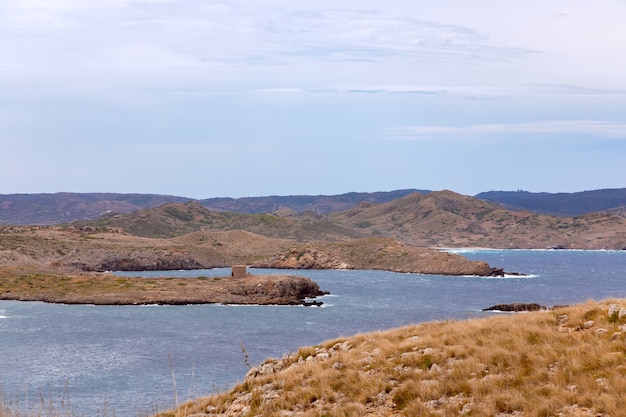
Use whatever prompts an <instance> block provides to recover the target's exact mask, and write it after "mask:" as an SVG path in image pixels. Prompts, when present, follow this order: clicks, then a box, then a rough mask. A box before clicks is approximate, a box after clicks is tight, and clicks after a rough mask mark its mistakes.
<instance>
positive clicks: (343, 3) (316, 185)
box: [0, 0, 626, 198]
mask: <svg viewBox="0 0 626 417" xmlns="http://www.w3.org/2000/svg"><path fill="white" fill-rule="evenodd" d="M624 22H626V1H624V0H612V1H611V0H598V1H594V2H590V1H588V0H526V1H523V2H522V1H506V2H504V1H501V0H476V1H467V0H464V1H462V0H440V1H437V2H433V1H407V0H387V1H384V2H382V1H372V0H358V1H357V0H333V1H328V0H315V1H311V0H300V1H297V2H295V1H282V0H264V1H210V0H89V1H86V0H2V1H1V2H0V155H1V159H0V194H12V193H54V192H118V193H156V194H171V195H177V196H185V197H190V198H210V197H244V196H265V195H303V194H307V195H332V194H341V193H346V192H352V191H359V192H374V191H390V190H396V189H405V188H417V189H430V190H442V189H449V190H453V191H456V192H459V193H462V194H467V195H475V194H477V193H479V192H482V191H491V190H520V189H521V190H527V191H533V192H576V191H584V190H593V189H602V188H623V187H626V163H625V161H626V76H625V74H626V48H625V47H624V42H625V41H626V25H625V24H624Z"/></svg>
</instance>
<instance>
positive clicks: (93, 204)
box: [0, 193, 189, 225]
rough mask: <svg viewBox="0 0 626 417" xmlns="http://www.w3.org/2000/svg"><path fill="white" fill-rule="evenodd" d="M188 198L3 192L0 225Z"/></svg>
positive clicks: (128, 209) (64, 219)
mask: <svg viewBox="0 0 626 417" xmlns="http://www.w3.org/2000/svg"><path fill="white" fill-rule="evenodd" d="M185 201H189V199H188V198H184V197H175V196H166V195H157V194H114V193H55V194H0V225H1V224H7V225H53V224H60V223H66V222H71V221H74V220H79V219H96V218H98V217H100V216H102V215H105V214H106V213H111V212H113V213H130V212H132V211H135V210H140V209H145V208H150V207H158V206H161V205H163V204H166V203H170V202H178V203H183V202H185Z"/></svg>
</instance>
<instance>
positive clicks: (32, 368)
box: [0, 249, 626, 417]
mask: <svg viewBox="0 0 626 417" xmlns="http://www.w3.org/2000/svg"><path fill="white" fill-rule="evenodd" d="M449 251H450V252H455V253H460V254H462V255H464V256H466V257H468V258H470V259H480V260H485V261H487V262H488V263H489V264H490V265H491V266H493V267H499V268H504V269H505V270H506V271H509V272H518V273H522V274H525V276H515V275H505V276H504V277H500V278H493V277H490V278H484V277H475V276H461V277H450V276H439V275H420V274H406V273H392V272H386V271H360V270H359V271H354V270H330V271H314V270H302V271H281V270H259V269H250V270H249V272H251V273H252V274H266V273H290V274H294V273H295V274H297V275H302V276H308V277H310V278H311V279H313V280H314V281H316V282H317V283H318V284H319V285H320V287H321V288H322V289H323V290H325V291H329V292H330V295H326V296H323V297H320V298H319V301H322V302H323V305H322V306H321V307H303V306H235V305H189V306H158V305H148V306H93V305H57V304H46V303H40V302H19V301H0V395H1V396H2V397H1V398H2V402H4V404H5V405H7V404H8V405H10V406H11V408H12V409H13V410H14V411H19V412H20V413H22V414H25V413H27V412H32V411H35V412H37V411H39V414H38V415H46V414H45V413H47V412H50V410H56V412H57V413H58V414H59V415H72V416H103V417H104V416H124V417H125V416H131V417H132V416H138V417H143V416H148V415H152V414H154V413H156V412H158V411H165V410H167V409H170V408H172V407H174V406H175V405H176V404H181V403H183V402H184V401H186V400H189V399H193V398H197V397H201V396H206V395H210V394H212V393H218V392H222V391H224V390H227V389H228V388H230V387H233V386H234V385H235V384H236V383H238V382H241V381H242V380H243V378H244V376H245V374H246V372H247V371H248V370H249V368H250V367H251V366H255V365H257V364H259V363H261V362H262V361H263V360H264V359H266V358H272V357H273V358H279V357H282V356H284V355H288V354H290V353H295V352H296V351H297V350H298V348H299V347H301V346H309V345H316V344H320V343H322V342H324V341H326V340H330V339H335V338H341V337H347V336H351V335H354V334H357V333H362V332H370V331H376V330H384V329H390V328H394V327H399V326H403V325H408V324H414V323H420V322H425V321H430V320H445V319H465V318H474V317H482V316H488V315H490V314H504V313H497V312H496V313H494V312H483V311H482V310H483V309H484V308H487V307H490V306H492V305H495V304H502V303H513V302H522V303H539V304H542V305H545V306H548V307H551V306H554V305H566V304H573V303H579V302H584V301H587V300H591V299H594V300H602V299H606V298H611V297H626V251H570V250H490V249H462V250H449ZM115 274H118V275H126V276H136V275H139V276H143V277H154V276H176V277H190V278H195V277H198V276H209V277H210V276H229V275H230V270H229V269H211V270H195V271H156V272H140V273H129V272H116V273H115ZM509 314H511V313H509ZM521 314H523V313H521ZM41 410H43V412H42V411H41Z"/></svg>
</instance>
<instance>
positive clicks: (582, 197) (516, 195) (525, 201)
mask: <svg viewBox="0 0 626 417" xmlns="http://www.w3.org/2000/svg"><path fill="white" fill-rule="evenodd" d="M475 197H476V198H480V199H481V200H487V201H491V202H494V203H499V204H502V205H503V206H505V207H507V208H510V209H515V210H529V211H533V212H536V213H543V214H551V215H555V216H580V215H582V214H586V213H592V212H597V211H607V210H610V209H615V208H617V207H620V206H622V207H623V206H626V188H617V189H604V190H593V191H582V192H578V193H531V192H528V191H489V192H484V193H480V194H477V195H476V196H475Z"/></svg>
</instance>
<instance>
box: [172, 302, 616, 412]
mask: <svg viewBox="0 0 626 417" xmlns="http://www.w3.org/2000/svg"><path fill="white" fill-rule="evenodd" d="M610 304H621V305H624V306H626V300H608V301H605V302H601V303H597V302H588V303H585V304H582V305H577V306H572V307H566V308H562V309H558V310H553V311H550V312H536V313H521V314H515V315H497V316H492V317H490V318H487V319H475V320H467V321H445V322H431V323H425V324H420V325H416V326H410V327H404V328H400V329H395V330H389V331H385V332H377V333H369V334H361V335H357V336H354V337H352V338H349V339H340V340H333V341H329V342H326V343H324V344H322V345H320V346H316V347H307V348H302V349H300V350H299V351H298V352H297V353H296V354H293V355H290V356H288V357H286V358H283V359H281V360H269V361H267V362H266V363H264V364H262V365H260V366H259V367H256V368H253V369H252V370H251V372H250V373H249V374H248V376H247V377H246V378H245V380H244V382H242V383H241V384H239V385H237V386H235V387H234V388H233V389H232V390H231V391H230V392H226V393H222V394H219V395H215V396H211V397H208V398H203V399H200V400H197V401H193V402H190V403H188V404H185V405H184V406H182V407H180V408H179V409H177V410H174V411H171V412H168V413H163V414H161V415H160V416H161V417H166V416H167V417H184V416H194V417H199V416H208V415H216V416H277V417H278V416H281V417H286V416H302V417H309V416H310V417H313V416H391V415H404V416H460V415H463V416H498V417H506V416H598V415H603V416H620V415H623V414H624V410H625V409H626V397H624V395H623V393H624V392H626V333H624V334H622V332H621V328H620V326H622V325H623V324H626V317H622V318H619V317H618V316H616V315H614V316H613V317H609V314H608V309H609V305H610ZM624 328H625V329H626V327H624Z"/></svg>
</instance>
